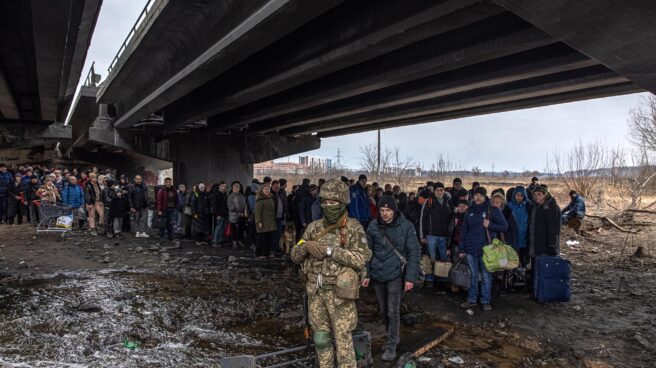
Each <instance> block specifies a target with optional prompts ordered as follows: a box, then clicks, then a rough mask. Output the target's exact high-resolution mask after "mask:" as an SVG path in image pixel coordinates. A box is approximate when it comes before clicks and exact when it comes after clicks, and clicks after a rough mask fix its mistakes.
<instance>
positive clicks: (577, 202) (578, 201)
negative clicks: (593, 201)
mask: <svg viewBox="0 0 656 368" xmlns="http://www.w3.org/2000/svg"><path fill="white" fill-rule="evenodd" d="M568 211H573V212H574V213H575V214H576V217H577V218H579V219H583V218H584V217H585V201H584V200H583V197H581V196H580V195H578V194H577V195H576V196H575V197H574V198H573V199H572V200H571V201H570V202H569V204H568V205H567V207H565V208H563V211H562V212H568Z"/></svg>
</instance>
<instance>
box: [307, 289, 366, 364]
mask: <svg viewBox="0 0 656 368" xmlns="http://www.w3.org/2000/svg"><path fill="white" fill-rule="evenodd" d="M308 309H309V311H308V312H309V316H310V325H311V326H312V330H313V331H314V344H315V346H316V351H317V358H318V360H319V367H320V368H334V367H335V347H333V343H332V341H331V335H334V337H335V345H336V347H337V366H338V367H339V368H356V365H357V364H356V360H355V351H354V349H353V336H352V333H353V330H355V327H356V326H357V324H358V312H357V310H356V308H355V302H354V301H352V300H341V299H338V300H337V303H336V301H335V292H334V291H333V290H326V289H318V290H316V292H314V293H309V295H308Z"/></svg>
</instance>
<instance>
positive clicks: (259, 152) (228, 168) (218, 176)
mask: <svg viewBox="0 0 656 368" xmlns="http://www.w3.org/2000/svg"><path fill="white" fill-rule="evenodd" d="M319 147H320V141H319V139H318V138H316V137H309V138H307V137H306V138H300V139H296V138H287V137H280V136H275V135H272V136H244V135H217V134H213V133H198V134H194V133H186V134H183V135H181V136H180V138H177V137H175V138H171V143H170V157H171V159H172V161H173V181H174V183H178V184H180V183H183V184H187V186H190V185H193V184H194V183H197V182H199V181H202V182H204V183H206V184H208V183H214V182H218V181H221V180H223V181H225V182H227V183H228V184H230V182H232V181H235V180H239V181H240V182H241V183H242V184H243V185H246V184H248V183H250V182H251V180H252V179H253V164H254V163H258V162H263V161H268V160H272V159H275V158H279V157H284V156H289V155H293V154H296V153H300V152H305V151H310V150H314V149H317V148H319Z"/></svg>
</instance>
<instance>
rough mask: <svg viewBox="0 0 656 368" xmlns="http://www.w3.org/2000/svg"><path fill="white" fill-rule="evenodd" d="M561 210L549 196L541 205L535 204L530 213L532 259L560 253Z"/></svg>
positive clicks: (530, 249) (532, 204) (530, 250)
mask: <svg viewBox="0 0 656 368" xmlns="http://www.w3.org/2000/svg"><path fill="white" fill-rule="evenodd" d="M560 216H561V214H560V208H559V207H558V203H556V200H555V199H554V198H553V197H552V196H551V195H550V194H549V195H547V197H546V198H545V199H544V203H542V204H541V205H539V204H537V203H535V202H533V203H531V209H530V212H529V253H530V255H531V257H537V256H544V255H549V256H557V255H558V254H559V253H560V226H561V222H560V221H561V219H560Z"/></svg>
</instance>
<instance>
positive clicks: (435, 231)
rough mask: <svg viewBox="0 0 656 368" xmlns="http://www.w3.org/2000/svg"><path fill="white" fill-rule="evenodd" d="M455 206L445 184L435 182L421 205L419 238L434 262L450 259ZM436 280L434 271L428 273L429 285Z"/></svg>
mask: <svg viewBox="0 0 656 368" xmlns="http://www.w3.org/2000/svg"><path fill="white" fill-rule="evenodd" d="M452 214H453V206H452V204H451V200H450V199H449V196H448V195H447V194H446V193H445V191H444V184H442V183H440V182H437V183H435V184H434V191H433V195H432V197H431V198H430V200H429V201H426V202H425V203H424V205H423V206H422V207H421V216H420V223H421V227H420V229H419V238H420V239H421V243H422V244H424V245H426V250H427V251H428V255H429V256H430V258H431V261H432V262H435V261H436V260H440V261H446V260H447V259H448V256H449V255H448V253H449V252H448V246H447V245H448V244H449V235H450V234H451V228H450V225H451V215H452ZM434 280H435V275H433V274H432V273H430V274H427V275H426V282H427V283H428V285H429V286H431V285H432V283H433V281H434Z"/></svg>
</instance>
